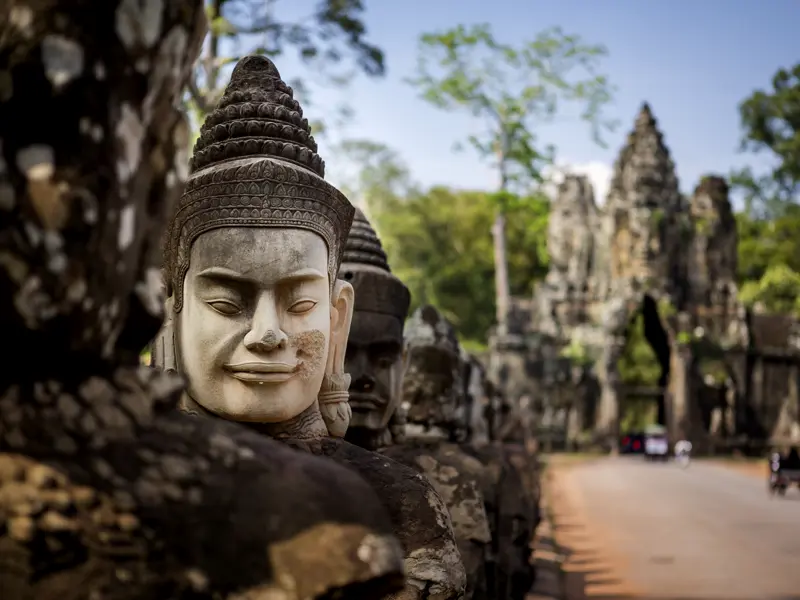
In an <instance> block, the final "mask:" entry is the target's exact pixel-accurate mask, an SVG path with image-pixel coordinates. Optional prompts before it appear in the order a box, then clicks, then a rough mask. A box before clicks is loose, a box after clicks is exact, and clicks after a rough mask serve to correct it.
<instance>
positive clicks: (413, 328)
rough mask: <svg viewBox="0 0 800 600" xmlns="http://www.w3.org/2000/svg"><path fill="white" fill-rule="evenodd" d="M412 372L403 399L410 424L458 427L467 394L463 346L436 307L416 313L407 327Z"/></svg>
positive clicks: (404, 387) (410, 369)
mask: <svg viewBox="0 0 800 600" xmlns="http://www.w3.org/2000/svg"><path fill="white" fill-rule="evenodd" d="M406 344H407V352H408V370H407V371H406V376H405V377H404V379H403V400H404V402H407V403H408V404H409V408H408V421H409V423H415V424H418V425H424V426H427V427H434V426H436V427H442V428H446V429H448V430H453V429H454V428H457V427H458V426H459V425H460V424H461V423H460V420H461V419H462V418H463V415H462V414H461V411H460V408H461V403H462V399H463V398H462V397H463V393H464V386H463V382H462V377H463V373H462V361H461V356H460V346H459V343H458V339H457V338H456V335H455V330H454V329H453V326H452V325H451V324H450V323H449V322H448V321H447V319H445V318H444V317H443V316H442V315H441V314H440V313H439V311H437V310H436V309H435V308H434V307H432V306H422V307H420V308H418V309H417V310H416V311H414V314H413V315H411V318H410V319H409V321H408V323H407V324H406Z"/></svg>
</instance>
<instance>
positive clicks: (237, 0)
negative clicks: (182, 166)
mask: <svg viewBox="0 0 800 600" xmlns="http://www.w3.org/2000/svg"><path fill="white" fill-rule="evenodd" d="M293 2H294V3H295V4H298V3H299V2H298V0H293ZM281 5H282V6H286V5H287V2H286V1H284V2H282V3H281V2H280V0H206V13H207V15H208V21H209V34H208V37H207V39H206V41H205V44H204V47H203V52H202V54H201V57H200V60H199V61H198V64H197V69H196V71H195V77H194V78H193V79H192V80H191V81H190V83H189V99H190V103H189V105H190V108H191V109H192V114H193V116H194V117H195V121H196V122H202V119H203V117H204V116H205V114H206V113H208V112H209V111H210V110H212V109H213V108H214V106H216V104H217V103H218V102H219V99H220V98H221V97H222V93H223V92H224V89H225V85H226V83H227V79H228V67H229V66H230V65H231V64H232V63H235V62H236V61H237V60H239V58H241V57H242V56H246V55H248V54H265V55H267V56H270V57H273V58H274V57H280V56H281V55H282V54H284V53H285V52H287V51H289V50H290V49H293V50H294V51H296V52H297V55H298V56H299V57H300V58H301V59H302V60H303V62H305V63H306V64H307V65H309V66H310V67H312V68H314V69H315V71H316V73H317V76H318V78H319V79H320V80H323V79H324V80H325V81H326V82H328V83H331V84H334V85H343V84H345V83H346V82H347V81H348V80H349V79H350V78H351V77H352V76H353V74H354V72H356V71H362V72H364V73H366V74H367V75H369V76H382V75H383V74H384V60H383V52H382V51H381V50H380V49H379V48H378V47H377V46H375V45H373V44H371V43H369V42H368V41H367V31H366V27H365V26H364V21H363V13H364V2H363V1H362V0H321V1H319V2H317V3H316V5H315V6H314V8H313V9H312V10H311V12H310V14H309V15H307V16H305V17H302V18H298V19H293V20H287V19H285V18H282V17H281V11H280V10H279V7H280V6H281ZM354 66H355V68H353V67H354ZM290 84H291V85H292V87H293V88H294V89H295V91H296V92H297V93H299V94H301V95H304V96H307V92H308V90H307V86H306V85H304V83H303V81H302V80H300V79H293V80H291V81H290ZM304 100H305V101H306V102H307V101H308V99H307V97H306V98H304Z"/></svg>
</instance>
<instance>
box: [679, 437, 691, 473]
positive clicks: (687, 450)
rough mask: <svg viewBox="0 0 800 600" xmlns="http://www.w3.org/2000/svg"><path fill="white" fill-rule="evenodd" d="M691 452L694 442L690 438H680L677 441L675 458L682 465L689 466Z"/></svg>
mask: <svg viewBox="0 0 800 600" xmlns="http://www.w3.org/2000/svg"><path fill="white" fill-rule="evenodd" d="M691 453H692V443H691V442H690V441H689V440H679V441H677V442H675V459H676V460H677V461H678V462H679V463H680V464H681V465H682V466H684V467H686V466H688V464H689V457H690V456H691Z"/></svg>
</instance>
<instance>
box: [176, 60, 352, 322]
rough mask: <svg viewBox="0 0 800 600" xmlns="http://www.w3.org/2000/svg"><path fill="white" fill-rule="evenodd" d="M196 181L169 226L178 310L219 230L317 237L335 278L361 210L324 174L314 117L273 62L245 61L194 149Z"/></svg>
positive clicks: (191, 181)
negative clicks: (281, 230)
mask: <svg viewBox="0 0 800 600" xmlns="http://www.w3.org/2000/svg"><path fill="white" fill-rule="evenodd" d="M190 169H191V176H190V178H189V181H188V182H187V184H186V189H185V191H184V194H183V196H182V197H181V200H180V203H179V206H178V209H177V212H176V213H175V215H174V217H173V219H172V222H171V223H170V227H169V230H168V232H167V238H166V244H165V252H164V254H165V257H164V258H165V271H166V272H165V279H166V284H167V293H168V295H171V296H173V301H174V310H175V312H178V311H180V310H181V307H182V306H183V279H184V277H185V275H186V271H187V270H188V268H189V256H190V250H191V247H192V244H193V243H194V241H195V239H197V237H198V236H199V235H201V234H202V233H205V232H206V231H210V230H212V229H217V228H220V227H294V228H298V229H306V230H310V231H314V232H315V233H318V234H319V235H320V236H322V238H323V239H324V240H325V243H326V244H327V246H328V257H329V258H328V274H329V277H330V279H331V282H333V281H334V279H335V276H336V273H337V271H338V269H339V264H340V262H341V254H342V250H343V248H344V242H345V239H346V237H347V232H348V231H349V230H350V225H351V223H352V221H353V213H354V208H353V206H352V205H351V204H350V202H349V201H348V200H347V198H345V197H344V195H343V194H342V193H341V192H339V190H337V189H336V188H334V187H333V186H332V185H330V184H329V183H327V182H326V181H325V180H324V179H323V177H324V174H325V163H324V162H323V161H322V159H321V158H320V157H319V155H318V154H317V144H316V142H315V141H314V138H313V137H312V136H311V131H310V128H309V126H308V120H307V119H304V118H303V110H302V108H300V104H299V103H298V102H297V101H296V100H295V99H294V98H293V96H292V88H290V87H289V86H288V85H286V83H284V82H283V80H282V79H281V76H280V73H278V69H277V68H276V67H275V65H274V64H273V63H272V61H271V60H269V59H268V58H265V57H263V56H248V57H246V58H243V59H242V60H240V61H239V63H238V64H237V65H236V67H235V68H234V70H233V74H232V75H231V81H230V83H229V84H228V87H227V88H226V90H225V95H224V96H223V97H222V100H220V103H219V105H218V106H217V108H216V109H215V110H214V111H213V112H212V113H211V114H210V115H208V117H207V118H206V121H205V123H204V124H203V127H202V129H201V130H200V138H199V139H198V141H197V144H195V147H194V156H193V158H192V161H191V165H190Z"/></svg>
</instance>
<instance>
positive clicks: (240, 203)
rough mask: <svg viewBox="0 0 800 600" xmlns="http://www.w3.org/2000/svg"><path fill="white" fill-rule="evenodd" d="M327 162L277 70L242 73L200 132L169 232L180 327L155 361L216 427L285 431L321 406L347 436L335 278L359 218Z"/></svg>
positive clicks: (343, 340)
mask: <svg viewBox="0 0 800 600" xmlns="http://www.w3.org/2000/svg"><path fill="white" fill-rule="evenodd" d="M316 150H317V145H316V142H315V141H314V138H313V137H312V136H311V134H310V129H309V126H308V121H307V120H306V119H304V118H303V113H302V109H301V108H300V105H299V104H298V102H297V101H296V100H294V98H293V97H292V89H291V88H290V87H289V86H287V85H286V84H285V83H284V82H283V81H282V80H281V77H280V74H279V73H278V70H277V69H276V68H275V65H274V64H273V63H272V62H271V61H270V60H269V59H267V58H265V57H262V56H249V57H246V58H244V59H242V60H241V61H240V62H239V63H238V64H237V65H236V67H235V69H234V70H233V74H232V76H231V81H230V84H229V85H228V87H227V89H226V91H225V95H224V96H223V97H222V100H221V101H220V103H219V106H217V108H216V109H215V110H214V111H213V112H212V113H211V114H210V115H209V116H208V118H207V119H206V121H205V123H204V125H203V127H202V129H201V135H200V138H199V140H198V142H197V144H196V145H195V148H194V156H193V158H192V161H191V176H190V178H189V181H188V183H187V186H186V190H185V192H184V194H183V196H182V198H181V200H180V203H179V206H178V210H177V211H176V213H175V215H174V217H173V219H172V221H171V223H170V228H169V231H168V236H167V239H166V244H165V261H166V262H165V269H164V278H165V283H166V292H167V297H168V300H167V308H168V312H169V313H170V314H169V317H171V319H170V320H168V322H167V324H166V326H165V328H164V331H163V332H162V335H161V336H160V338H159V340H158V342H157V344H156V347H155V348H154V357H155V359H156V364H159V363H160V364H159V366H162V367H164V368H173V369H176V370H178V371H180V372H181V373H183V374H184V375H185V376H186V378H187V383H188V385H187V394H188V397H189V398H188V399H187V403H193V405H197V406H199V408H201V409H204V410H205V411H208V412H209V413H211V414H214V415H216V416H219V417H222V418H226V419H230V420H234V421H241V422H250V423H282V422H284V421H287V420H289V419H292V418H294V417H296V416H298V415H300V414H301V413H303V412H304V411H306V410H308V409H309V408H311V407H312V405H314V403H315V402H317V401H319V403H320V409H321V412H322V416H323V418H325V421H326V424H327V425H328V429H329V431H330V433H331V434H333V435H339V436H341V435H344V432H345V430H346V429H347V423H348V422H349V416H350V413H349V406H348V405H347V387H348V384H349V382H348V380H347V376H346V374H345V373H344V356H345V349H346V346H347V335H348V332H349V329H350V321H351V318H352V312H353V288H352V286H351V285H350V284H349V283H346V282H344V281H339V280H337V279H336V275H337V272H338V270H339V264H340V261H341V255H342V250H343V248H344V241H345V239H346V236H347V232H348V230H349V229H350V225H351V223H352V219H353V212H354V208H353V206H352V205H351V204H350V203H349V202H348V200H347V198H345V197H344V196H343V195H342V194H341V193H340V192H339V191H338V190H336V189H335V188H334V187H333V186H331V185H330V184H328V183H327V182H326V181H325V180H324V179H323V176H324V163H323V161H322V159H321V158H320V157H319V155H318V154H317V152H316ZM318 397H319V398H318Z"/></svg>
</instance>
